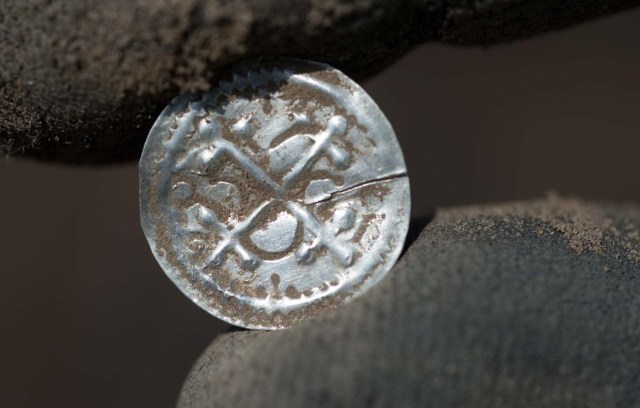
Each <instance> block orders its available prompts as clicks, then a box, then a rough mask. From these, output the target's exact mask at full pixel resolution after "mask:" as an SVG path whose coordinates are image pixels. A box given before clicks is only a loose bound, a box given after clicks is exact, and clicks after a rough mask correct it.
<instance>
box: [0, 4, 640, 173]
mask: <svg viewBox="0 0 640 408" xmlns="http://www.w3.org/2000/svg"><path fill="white" fill-rule="evenodd" d="M638 4H640V0H613V1H612V0H609V1H607V0H499V1H485V0H482V1H479V0H478V1H475V0H474V1H468V0H355V1H353V0H350V1H349V0H280V1H275V0H237V1H226V0H211V1H205V0H135V1H131V0H113V1H103V2H96V1H88V0H65V1H62V0H57V1H51V2H32V1H30V2H13V1H9V2H6V1H5V2H0V153H4V154H10V155H30V156H34V157H38V158H41V159H49V160H57V161H67V162H86V163H104V162H114V161H119V160H133V159H137V158H138V157H139V154H140V150H141V148H142V144H143V143H144V139H145V137H146V135H147V133H148V131H149V128H150V127H151V124H152V123H153V121H154V120H155V118H156V117H157V115H158V114H159V112H160V111H161V109H162V108H163V107H164V106H165V105H166V104H167V103H168V102H169V101H170V100H171V99H172V98H173V97H174V96H176V95H178V94H182V93H185V92H189V91H196V90H202V89H206V88H208V87H209V84H210V83H211V81H212V80H213V79H214V75H215V72H216V69H217V68H219V67H221V66H223V65H225V64H227V63H230V62H232V61H235V60H237V59H239V58H243V57H247V56H253V55H265V54H280V55H289V56H297V57H303V58H308V59H313V60H318V61H323V62H329V63H330V64H333V65H335V66H336V67H337V68H340V69H341V70H343V71H344V72H346V73H347V74H350V75H352V76H354V77H356V78H362V77H363V76H366V75H368V74H370V73H373V72H375V71H377V70H379V69H381V68H382V67H384V66H385V65H387V64H388V63H390V62H391V61H393V60H394V59H396V58H397V57H398V56H400V55H402V54H403V53H405V52H406V51H407V50H408V49H410V48H411V47H413V46H415V45H416V44H420V43H423V42H427V41H441V42H445V43H451V44H462V45H487V44H492V43H495V42H498V41H507V40H511V39H514V38H518V37H523V36H528V35H531V34H535V33H538V32H542V31H546V30H550V29H555V28H560V27H564V26H567V25H569V24H573V23H577V22H580V21H584V20H586V19H588V18H591V17H595V16H598V15H604V14H608V13H610V12H613V11H617V10H622V9H625V8H628V7H631V6H636V5H638Z"/></svg>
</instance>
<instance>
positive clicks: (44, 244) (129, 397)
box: [0, 11, 640, 407]
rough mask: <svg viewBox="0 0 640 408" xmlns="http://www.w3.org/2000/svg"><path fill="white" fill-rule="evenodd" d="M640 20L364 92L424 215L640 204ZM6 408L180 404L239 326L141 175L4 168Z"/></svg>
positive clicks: (544, 39)
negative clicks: (216, 347) (202, 288)
mask: <svg viewBox="0 0 640 408" xmlns="http://www.w3.org/2000/svg"><path fill="white" fill-rule="evenodd" d="M639 39H640V11H635V12H627V13H625V14H623V15H618V16H613V17H609V18H607V19H604V20H599V21H596V22H592V23H588V24H584V25H582V26H579V27H574V28H572V29H569V30H566V31H562V32H558V33H551V34H547V35H543V36H539V37H537V38H534V39H531V40H527V41H522V42H517V43H513V44H507V45H503V46H499V47H495V48H491V49H489V50H480V49H455V48H447V47H444V46H439V45H428V46H424V47H422V48H420V49H417V50H415V51H414V52H412V53H411V54H410V55H407V56H406V57H405V58H403V59H402V60H400V61H398V62H397V63H396V64H395V65H394V66H392V67H391V68H389V69H388V70H386V71H385V72H383V73H382V74H380V75H378V76H377V77H375V78H372V79H370V80H369V81H367V82H366V83H364V86H365V88H366V89H367V91H369V92H370V93H371V95H372V96H373V98H374V99H375V100H376V101H377V102H378V103H379V105H380V106H381V107H382V109H383V111H384V112H385V113H386V114H387V116H388V117H389V119H390V121H391V122H392V123H393V125H394V127H395V129H396V132H397V134H398V137H399V139H400V142H401V144H402V146H403V148H404V151H405V157H406V160H407V164H408V167H409V171H410V177H411V183H412V194H413V208H414V215H416V216H419V215H424V214H428V213H430V212H432V211H433V210H434V209H435V208H437V207H440V206H449V205H458V204H467V203H476V202H487V201H496V200H511V199H519V198H527V197H536V196H541V195H542V194H544V192H546V191H548V190H555V191H557V192H559V193H560V194H563V195H577V196H581V197H586V198H598V199H613V200H634V201H640V177H639V176H640V171H639V168H640V164H639V162H638V156H639V154H640V138H639V137H638V136H639V133H640V120H639V116H640V115H639V114H640V112H639V108H640V47H639V46H638V40H639ZM0 183H1V184H0V185H1V186H2V190H1V191H2V193H0V194H1V195H0V226H1V227H2V235H1V236H0V255H1V256H2V262H1V264H2V266H1V268H2V269H1V275H0V276H1V278H2V284H1V286H0V288H1V289H0V307H1V310H2V312H1V315H0V316H1V320H0V322H1V326H0V327H1V329H2V331H1V335H0V362H1V363H0V406H2V407H36V406H38V407H39V406H60V407H80V406H82V407H84V406H91V407H142V406H144V407H147V406H153V407H171V406H173V405H174V404H175V400H176V398H177V395H178V392H179V389H180V385H181V382H182V380H183V379H184V377H185V375H186V373H187V370H188V369H189V367H190V366H191V363H192V362H193V361H194V360H195V358H196V357H197V356H198V355H199V354H200V353H201V352H202V350H203V349H204V347H205V346H206V345H207V343H209V342H210V341H211V340H212V339H213V338H214V337H215V336H216V334H217V333H220V332H221V331H224V330H227V326H226V325H225V324H223V323H221V322H219V321H217V320H216V319H214V318H212V317H210V316H208V315H207V314H206V313H205V312H203V311H201V310H200V309H199V308H197V307H196V306H194V305H192V304H191V302H190V301H189V300H187V299H186V298H185V297H183V296H182V295H181V294H180V293H179V291H178V290H177V289H176V288H175V287H174V286H173V285H172V284H171V283H170V281H169V280H168V279H167V278H165V277H164V275H163V273H162V271H161V270H160V269H159V267H158V266H157V265H156V263H155V261H154V260H153V258H152V255H151V252H150V251H149V249H148V247H147V245H146V242H145V240H144V237H143V235H142V232H141V230H140V227H139V220H138V203H137V200H138V195H137V168H136V165H135V164H134V163H132V164H130V165H126V166H114V167H104V168H76V167H61V166H55V165H45V164H38V163H33V162H28V161H19V160H14V159H7V160H4V161H2V162H0Z"/></svg>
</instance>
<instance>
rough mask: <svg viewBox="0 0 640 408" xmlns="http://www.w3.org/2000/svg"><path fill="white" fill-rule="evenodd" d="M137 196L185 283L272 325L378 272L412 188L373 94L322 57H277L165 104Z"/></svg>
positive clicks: (155, 238)
mask: <svg viewBox="0 0 640 408" xmlns="http://www.w3.org/2000/svg"><path fill="white" fill-rule="evenodd" d="M225 78H226V79H225ZM140 204H141V210H140V214H141V220H142V227H143V230H144V233H145V236H146V237H147V240H148V241H149V245H150V246H151V249H152V252H153V254H154V255H155V257H156V259H157V261H158V263H159V264H160V265H161V267H162V269H163V270H164V272H165V273H166V274H167V276H169V278H171V280H172V281H173V282H174V283H175V284H176V285H177V286H178V288H180V290H182V291H183V292H184V293H185V294H186V295H187V296H188V297H189V298H190V299H192V300H193V301H194V302H195V303H196V304H198V305H199V306H201V307H202V308H204V309H205V310H207V311H208V312H209V313H211V314H213V315H215V316H217V317H220V318H222V319H224V320H226V321H227V322H230V323H232V324H236V325H239V326H243V327H248V328H261V329H275V328H282V327H287V326H290V325H292V324H294V323H296V322H298V321H300V320H303V319H306V318H308V317H310V316H313V315H316V314H318V313H320V312H321V311H323V310H325V309H328V308H332V307H335V306H337V305H340V304H343V303H345V302H347V301H349V300H350V299H352V298H353V297H355V296H358V295H360V294H362V293H364V292H365V291H366V290H367V289H368V288H370V287H371V286H373V285H374V284H376V283H377V282H378V281H379V280H380V279H382V277H383V276H384V275H385V274H386V273H387V272H388V271H389V270H390V269H391V267H392V266H393V264H394V262H395V261H396V260H397V258H398V256H399V255H400V251H401V250H402V245H403V241H404V237H405V235H406V232H407V228H408V221H409V210H410V196H409V181H408V178H407V175H406V166H405V164H404V159H403V157H402V152H401V150H400V146H399V144H398V142H397V140H396V138H395V135H394V132H393V129H392V128H391V125H390V124H389V122H388V121H387V120H386V118H385V117H384V115H383V114H382V112H380V110H379V108H378V107H377V106H376V105H375V103H374V102H373V101H372V100H371V98H370V97H369V96H368V95H367V94H366V93H365V92H364V91H363V90H362V89H361V88H360V87H359V86H358V85H357V84H356V83H354V82H353V81H351V80H350V79H349V78H348V77H346V76H345V75H344V74H342V73H341V72H339V71H337V70H335V69H333V68H331V67H329V66H327V65H324V64H319V63H314V62H310V61H301V60H291V59H279V58H277V59H260V60H259V61H253V62H252V61H248V62H244V63H241V64H239V65H237V66H234V67H231V68H230V69H229V75H227V76H225V77H223V79H221V80H220V81H219V82H218V83H217V85H216V87H215V88H214V89H212V90H211V91H210V92H206V93H203V94H201V95H194V96H184V97H178V98H176V99H175V100H174V101H173V102H172V103H171V104H170V105H169V106H168V107H167V108H166V109H165V110H164V111H163V112H162V114H161V115H160V117H159V118H158V120H157V121H156V123H155V125H154V126H153V128H152V129H151V131H150V133H149V136H148V138H147V141H146V143H145V147H144V151H143V154H142V157H141V159H140Z"/></svg>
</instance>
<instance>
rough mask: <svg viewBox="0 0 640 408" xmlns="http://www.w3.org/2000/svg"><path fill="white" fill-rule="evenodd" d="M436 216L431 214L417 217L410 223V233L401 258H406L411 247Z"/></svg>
mask: <svg viewBox="0 0 640 408" xmlns="http://www.w3.org/2000/svg"><path fill="white" fill-rule="evenodd" d="M434 216H435V214H429V215H425V216H422V217H417V218H414V219H412V220H411V221H409V231H408V232H407V239H406V241H405V242H404V247H403V248H402V252H401V253H400V257H402V256H404V254H405V253H406V252H407V250H408V249H409V247H410V246H411V245H412V244H413V243H414V242H415V241H416V239H418V237H419V236H420V234H421V233H422V231H424V229H425V228H426V227H427V224H429V223H430V222H431V221H432V220H433V217H434Z"/></svg>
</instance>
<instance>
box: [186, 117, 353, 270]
mask: <svg viewBox="0 0 640 408" xmlns="http://www.w3.org/2000/svg"><path fill="white" fill-rule="evenodd" d="M345 130H346V119H345V118H344V117H342V116H339V115H336V116H333V117H332V118H331V119H329V121H328V123H327V127H326V129H324V130H323V131H321V132H319V133H318V134H316V135H313V136H311V138H312V139H313V140H314V143H313V144H312V145H311V147H310V148H309V149H308V150H307V151H306V152H305V154H304V155H303V156H302V157H301V158H300V159H299V160H298V162H297V163H296V164H295V165H294V166H293V167H292V168H291V170H290V171H289V172H288V173H287V174H286V175H285V176H284V177H283V180H282V185H279V184H278V183H276V182H275V181H273V180H272V179H271V177H269V175H268V174H267V173H266V172H265V171H264V170H263V169H262V168H261V167H260V166H258V165H257V164H255V163H254V162H253V161H252V160H251V159H250V158H249V157H247V156H246V155H245V154H244V153H242V152H241V151H240V149H238V148H237V147H236V146H235V145H234V144H233V143H231V142H229V141H228V140H225V139H224V138H223V137H222V136H221V135H220V132H219V131H218V129H217V127H216V126H215V124H214V123H213V122H212V121H211V120H209V119H206V118H205V119H202V120H201V121H200V124H199V134H200V135H201V137H202V138H203V140H204V143H203V144H202V146H201V147H200V148H198V149H196V150H194V151H193V152H192V153H190V154H189V155H187V157H186V158H185V159H184V160H183V161H181V162H180V163H178V164H177V165H176V167H175V170H176V171H180V170H183V169H184V168H185V167H186V166H187V165H188V163H189V162H190V161H191V160H193V159H194V156H197V157H198V158H199V159H200V161H201V162H202V163H203V164H204V165H207V164H208V163H209V162H211V161H216V160H218V159H220V158H221V156H222V155H223V154H229V155H231V157H233V158H234V159H235V160H236V162H238V163H239V164H240V165H242V166H243V167H244V168H245V169H247V170H248V172H249V174H250V175H251V176H252V177H253V178H254V179H255V180H257V181H259V182H261V183H262V184H263V185H264V186H265V187H267V188H269V189H270V191H271V192H272V193H273V196H274V199H268V200H266V201H264V202H263V203H261V204H260V205H259V206H258V207H257V208H256V209H255V210H254V211H253V212H252V213H251V214H249V215H248V216H247V217H246V218H245V219H244V220H242V221H241V222H239V223H237V224H236V225H235V226H233V227H232V229H231V230H229V229H228V227H227V226H226V225H224V224H223V223H221V222H220V221H219V220H218V218H217V217H216V215H215V214H214V212H213V211H211V210H210V209H208V208H207V207H205V206H204V205H202V204H195V205H194V206H192V207H190V208H189V210H188V212H189V214H188V215H189V220H190V221H189V226H188V228H190V229H191V230H192V231H201V232H203V228H204V229H206V228H209V229H213V230H215V231H216V232H217V233H219V234H220V235H221V236H222V237H223V239H222V242H221V243H220V244H218V246H217V247H216V248H215V249H214V250H213V251H212V252H211V254H210V255H209V257H208V259H207V261H206V263H205V264H204V265H203V268H204V267H208V266H218V265H220V264H221V263H222V262H223V261H224V255H225V252H227V251H228V250H233V251H235V252H236V253H237V254H238V256H239V257H240V259H241V260H242V262H243V265H244V266H245V267H246V268H248V269H254V268H255V267H257V266H258V265H259V263H260V259H259V258H258V257H257V256H256V255H254V254H253V253H251V252H250V251H249V250H247V249H246V248H244V247H243V246H242V244H240V242H239V238H240V236H241V235H242V234H243V233H245V231H247V230H248V229H249V228H251V227H253V225H254V223H255V221H256V220H257V219H258V217H259V216H260V215H261V214H262V213H264V211H265V210H266V209H268V207H269V206H270V205H271V204H272V203H273V202H274V200H283V201H284V202H285V204H286V206H287V208H288V209H289V211H291V213H292V214H293V215H294V216H295V217H296V218H297V219H298V220H299V221H300V222H302V223H303V225H304V226H305V227H306V228H307V230H309V231H310V232H311V233H313V234H314V236H315V240H314V242H313V244H312V245H311V246H306V247H305V248H303V249H302V250H301V251H299V252H298V258H299V260H300V261H301V262H304V261H308V260H309V259H310V256H309V254H308V252H309V251H310V250H311V249H312V248H314V249H315V248H321V247H326V248H328V249H329V253H330V254H331V255H332V256H333V257H334V258H335V260H336V261H337V262H338V263H340V264H341V265H342V266H349V265H350V264H351V263H352V261H353V255H354V248H353V246H351V245H349V244H348V243H337V242H336V241H335V234H331V233H329V232H328V231H327V230H326V228H325V227H324V226H323V225H322V224H321V223H320V222H318V220H317V219H316V218H315V217H314V216H313V214H311V213H310V212H309V211H308V210H307V209H306V208H305V207H304V206H302V205H300V204H299V203H297V202H295V201H293V200H289V197H288V194H287V191H288V189H290V188H291V186H292V185H294V184H295V182H296V181H297V180H298V179H299V177H300V175H301V174H302V173H303V172H304V171H305V170H306V169H307V168H308V167H309V166H310V165H311V164H313V161H314V160H316V159H317V158H318V157H319V156H320V155H322V154H325V153H326V154H327V155H329V157H330V158H331V160H332V162H333V163H334V165H336V167H339V168H343V169H344V168H346V166H347V165H348V154H345V152H343V151H342V150H340V149H339V148H337V147H336V146H333V145H332V144H331V139H332V138H333V137H338V136H341V135H344V133H345Z"/></svg>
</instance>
